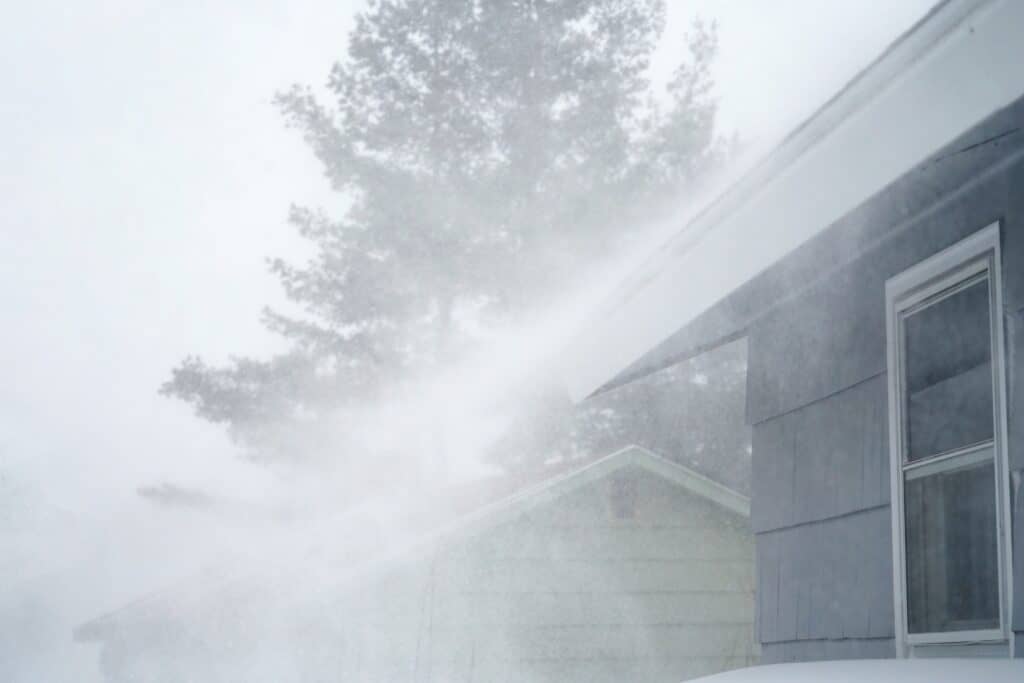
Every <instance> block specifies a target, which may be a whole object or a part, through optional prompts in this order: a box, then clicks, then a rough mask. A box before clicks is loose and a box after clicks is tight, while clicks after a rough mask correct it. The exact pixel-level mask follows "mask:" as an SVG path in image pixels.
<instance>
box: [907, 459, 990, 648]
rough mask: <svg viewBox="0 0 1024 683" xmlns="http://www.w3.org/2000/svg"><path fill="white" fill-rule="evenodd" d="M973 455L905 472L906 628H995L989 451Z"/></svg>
mask: <svg viewBox="0 0 1024 683" xmlns="http://www.w3.org/2000/svg"><path fill="white" fill-rule="evenodd" d="M977 455H981V456H983V457H980V458H979V457H967V458H962V459H961V458H957V459H956V460H955V462H956V463H959V464H958V465H955V466H953V467H950V468H948V469H945V471H940V472H933V473H931V474H921V473H914V472H913V471H908V472H907V473H906V479H905V481H906V483H905V493H904V505H905V506H906V570H907V620H908V624H907V626H908V629H909V632H910V633H935V632H942V631H966V630H978V629H990V628H998V627H999V589H998V585H999V582H998V564H997V563H998V550H997V545H996V529H997V526H996V501H995V496H994V495H993V491H992V484H993V481H994V472H993V464H992V451H991V449H986V450H985V451H984V452H983V453H981V454H976V456H977ZM915 475H916V476H915ZM912 477H914V478H912Z"/></svg>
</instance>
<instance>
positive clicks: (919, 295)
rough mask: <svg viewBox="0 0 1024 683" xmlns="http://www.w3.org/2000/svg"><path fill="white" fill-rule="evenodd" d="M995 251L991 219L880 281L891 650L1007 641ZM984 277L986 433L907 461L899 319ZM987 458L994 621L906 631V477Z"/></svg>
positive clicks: (995, 227)
mask: <svg viewBox="0 0 1024 683" xmlns="http://www.w3.org/2000/svg"><path fill="white" fill-rule="evenodd" d="M999 265H1000V250H999V224H998V223H993V224H991V225H989V226H988V227H986V228H984V229H982V230H979V231H978V232H977V233H975V234H974V235H971V236H970V237H967V238H966V239H964V240H962V241H961V242H959V243H957V244H955V245H953V246H952V247H950V248H948V249H946V250H944V251H942V252H939V253H938V254H936V255H934V256H932V257H931V258H928V259H926V260H925V261H922V262H920V263H918V264H916V265H915V266H912V267H911V268H909V269H907V270H906V271H904V272H902V273H900V274H898V275H896V276H894V277H892V278H890V279H889V280H888V281H887V282H886V309H887V312H886V328H887V356H888V364H887V365H888V377H889V380H888V385H889V418H890V419H889V424H890V427H889V445H890V474H891V476H890V486H891V493H892V495H891V502H892V546H893V592H894V600H895V619H896V647H897V654H898V656H906V655H907V648H908V646H914V645H934V644H943V643H947V644H956V643H972V642H977V643H981V642H1004V643H1005V642H1009V643H1010V650H1011V651H1012V649H1013V640H1012V639H1011V638H1010V636H1009V632H1008V629H1009V624H1008V621H1009V604H1010V603H1011V601H1012V594H1013V576H1012V571H1011V569H1010V568H1009V566H1008V563H1009V551H1008V548H1010V547H1011V545H1010V542H1011V540H1010V538H1009V533H1010V531H1009V529H1010V522H1009V514H1010V512H1009V505H1008V501H1009V495H1010V491H1009V476H1008V463H1007V461H1006V460H1007V455H1006V448H1005V444H1006V439H1007V431H1006V413H1005V410H1006V408H1005V406H1006V385H1005V377H1004V373H1005V370H1004V367H1005V355H1004V353H1003V343H1004V342H1003V321H1002V314H1001V311H1002V303H1001V297H1002V284H1001V273H1000V271H999ZM985 278H987V279H988V282H989V284H988V290H989V301H988V304H989V325H990V343H991V372H992V392H993V421H994V423H995V424H994V429H993V437H992V438H991V439H987V440H985V441H982V442H978V443H974V444H967V445H964V446H961V447H958V448H956V449H953V450H950V451H947V452H943V453H936V454H933V455H929V456H927V457H923V458H919V459H918V460H916V461H907V460H906V456H907V453H906V444H907V441H906V419H907V416H906V415H905V413H906V405H905V404H904V388H903V385H904V381H905V380H904V359H905V357H906V355H905V353H906V349H905V335H904V330H903V324H902V320H903V318H904V317H905V316H906V315H912V314H913V313H914V312H915V311H917V310H921V309H923V308H925V307H927V306H929V305H931V304H933V303H936V302H938V301H941V300H942V299H943V298H945V297H947V296H952V295H953V294H955V293H956V292H959V291H961V290H962V289H963V288H965V287H969V286H972V285H974V284H977V282H978V281H980V280H981V279H985ZM989 458H991V460H992V462H993V471H994V473H995V481H994V482H993V495H994V496H995V504H996V527H997V528H996V530H995V532H996V544H997V556H996V557H997V560H996V561H997V570H998V582H999V586H998V589H999V627H998V628H993V629H980V630H970V631H967V630H965V631H942V632H936V633H913V634H912V633H909V632H908V599H907V598H908V593H907V581H908V577H907V575H906V570H907V557H906V549H907V546H906V535H905V529H906V507H905V503H904V488H905V485H906V482H907V481H913V480H914V479H917V478H919V477H924V476H928V475H930V474H938V473H941V472H943V471H947V470H950V469H954V468H957V467H962V466H964V465H965V464H968V463H969V462H971V461H974V462H983V461H986V460H988V459H989Z"/></svg>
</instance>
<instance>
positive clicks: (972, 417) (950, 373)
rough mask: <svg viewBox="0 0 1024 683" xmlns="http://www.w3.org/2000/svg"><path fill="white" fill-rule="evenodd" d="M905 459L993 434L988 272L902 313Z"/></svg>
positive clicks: (910, 459)
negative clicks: (961, 287) (945, 295)
mask: <svg viewBox="0 0 1024 683" xmlns="http://www.w3.org/2000/svg"><path fill="white" fill-rule="evenodd" d="M903 325H904V334H905V345H906V346H905V354H906V357H905V361H904V362H905V366H904V367H905V372H906V377H905V380H906V384H905V386H906V397H905V401H906V403H905V406H906V411H907V425H906V430H907V431H906V434H907V460H908V461H911V462H913V461H915V460H919V459H921V458H926V457H928V456H932V455H936V454H939V453H943V452H946V451H950V450H954V449H957V448H962V447H964V446H968V445H971V444H975V443H980V442H983V441H987V440H989V439H991V438H992V429H993V426H992V425H993V420H992V357H991V348H992V346H991V335H990V331H989V330H990V327H991V324H990V321H989V292H988V278H987V277H983V278H981V279H980V280H978V281H977V282H975V283H974V284H971V285H969V286H967V287H964V288H963V289H961V290H960V291H958V292H956V293H955V294H952V295H950V296H947V297H946V298H943V299H941V300H940V301H938V302H937V303H934V304H932V305H930V306H928V307H927V308H924V309H922V310H920V311H917V312H915V313H912V314H910V315H908V316H906V317H905V318H904V320H903Z"/></svg>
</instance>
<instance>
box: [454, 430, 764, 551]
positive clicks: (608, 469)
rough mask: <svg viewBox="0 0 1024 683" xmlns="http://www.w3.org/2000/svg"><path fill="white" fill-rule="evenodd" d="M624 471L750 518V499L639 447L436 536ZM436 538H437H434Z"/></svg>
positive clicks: (481, 524) (485, 524)
mask: <svg viewBox="0 0 1024 683" xmlns="http://www.w3.org/2000/svg"><path fill="white" fill-rule="evenodd" d="M626 467H637V468H639V469H641V470H644V471H646V472H650V473H651V474H654V475H656V476H658V477H661V478H662V479H665V480H666V481H668V482H670V483H672V484H675V485H676V486H679V487H680V488H682V489H685V490H686V491H688V492H690V493H692V494H694V495H697V496H700V497H701V498H706V499H707V500H710V501H711V502H713V503H716V504H717V505H719V506H721V507H723V508H725V509H726V510H729V511H730V512H733V513H734V514H737V515H740V516H742V517H749V516H750V499H749V498H747V497H746V496H744V495H741V494H739V493H737V492H736V491H733V490H732V489H730V488H727V487H725V486H723V485H722V484H719V483H718V482H716V481H713V480H711V479H708V478H707V477H705V476H704V475H702V474H698V473H697V472H694V471H693V470H691V469H690V468H688V467H684V466H683V465H680V464H678V463H675V462H672V461H671V460H667V459H665V458H663V457H661V456H660V455H656V454H654V453H652V452H651V451H649V450H647V449H646V448H642V447H641V446H636V445H632V446H626V447H625V448H622V449H620V450H617V451H615V452H614V453H612V454H611V455H606V456H605V457H603V458H601V459H600V460H597V461H595V462H592V463H590V464H589V465H586V466H584V467H581V468H580V469H578V470H575V471H573V472H569V473H568V474H564V475H561V476H558V477H554V478H552V479H550V480H548V481H545V482H543V483H542V484H539V485H537V486H534V487H531V488H527V489H526V490H524V491H522V492H520V493H517V494H515V495H513V496H510V497H509V498H506V499H505V500H502V501H499V502H497V503H493V504H491V505H488V506H486V507H484V508H481V509H480V510H478V511H476V512H474V513H472V514H470V515H468V516H466V517H463V518H462V519H460V520H458V521H457V522H456V523H455V524H453V525H452V526H450V527H447V528H445V529H442V530H441V531H440V532H438V536H448V535H455V534H457V535H459V536H460V537H461V536H462V535H464V534H470V535H472V534H475V533H479V532H481V531H483V530H484V529H488V528H491V527H493V526H496V525H498V524H501V523H502V522H505V521H508V520H510V519H512V518H514V517H516V516H517V515H520V514H523V513H524V512H529V511H530V510H532V509H534V508H537V507H540V506H542V505H545V504H547V503H549V502H551V501H553V500H555V499H557V498H561V497H562V496H564V495H566V494H568V493H571V492H572V491H575V490H577V489H579V488H581V487H583V486H586V485H587V484H590V483H592V482H595V481H598V480H600V479H603V478H605V477H606V476H608V475H609V474H612V473H613V472H616V471H618V470H621V469H623V468H626ZM435 538H436V537H435Z"/></svg>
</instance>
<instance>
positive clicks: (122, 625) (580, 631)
mask: <svg viewBox="0 0 1024 683" xmlns="http://www.w3.org/2000/svg"><path fill="white" fill-rule="evenodd" d="M753 552H754V549H753V537H752V535H751V533H750V528H749V500H748V499H747V498H746V497H744V496H742V495H740V494H737V493H735V492H734V491H733V490H731V489H729V488H726V487H724V486H722V485H721V484H718V483H716V482H714V481H712V480H710V479H708V478H706V477H704V476H702V475H700V474H697V473H696V472H694V471H692V470H690V469H688V468H686V467H683V466H681V465H678V464H676V463H674V462H670V461H668V460H666V459H663V458H661V457H659V456H657V455H655V454H653V453H651V452H650V451H647V450H645V449H643V448H639V447H635V446H634V447H629V448H625V449H623V450H621V451H618V452H616V453H613V454H612V455H609V456H607V457H604V458H602V459H600V460H597V461H593V462H591V463H589V464H587V465H585V466H583V467H577V468H576V469H574V470H571V471H569V472H566V473H564V474H562V475H560V476H557V477H554V478H552V479H549V480H547V481H544V482H541V483H539V484H537V485H535V486H533V487H530V488H527V489H525V490H522V491H520V492H519V493H517V494H515V495H513V496H510V497H508V498H505V499H504V500H500V501H498V502H495V503H492V504H491V505H488V506H485V507H483V508H481V509H479V510H477V511H476V512H474V513H472V514H470V515H467V516H464V517H462V518H460V519H458V520H456V521H455V522H453V523H452V524H450V525H448V526H447V527H445V528H443V529H441V530H440V531H436V532H435V533H433V534H431V535H429V536H428V537H426V538H423V539H421V540H419V541H417V542H416V544H415V545H413V546H411V547H407V548H404V549H402V550H401V551H399V552H396V553H392V554H391V555H390V556H388V557H385V558H382V559H379V560H377V561H374V562H372V563H370V564H368V565H365V564H364V565H360V566H358V567H356V568H354V569H353V570H352V571H349V572H348V573H347V574H346V575H344V576H336V577H332V579H331V580H330V581H328V582H326V583H324V584H319V585H318V586H317V587H316V588H313V587H310V586H309V585H302V582H301V581H298V580H296V576H294V575H292V574H288V575H286V576H284V577H283V578H284V579H285V580H284V581H283V582H281V583H274V582H271V581H268V580H266V579H261V580H260V581H258V582H252V581H238V580H221V581H219V582H216V581H215V582H213V584H212V585H203V584H202V583H201V582H197V581H191V582H186V584H184V585H183V586H181V587H179V588H178V589H176V590H173V591H169V592H165V593H162V594H159V595H157V596H155V597H153V598H150V599H147V600H143V601H140V602H138V603H135V604H133V605H130V606H128V607H127V608H124V609H122V610H120V611H118V612H115V613H113V614H111V615H108V616H106V617H102V618H99V619H96V620H93V621H91V622H89V623H87V624H85V625H83V626H82V627H80V628H79V629H78V631H77V633H76V636H77V638H78V639H79V640H83V641H88V642H99V643H101V644H102V650H103V652H102V656H101V659H102V662H103V667H104V671H105V673H106V674H107V676H108V677H109V678H110V679H111V680H131V681H177V680H230V681H235V680H246V681H261V680H267V681H280V680H317V681H319V680H365V681H391V680H394V681H413V680H415V681H496V680H502V681H520V680H521V681H531V682H535V681H548V680H550V681H555V680H557V681H620V680H646V681H679V680H684V679H686V678H692V677H694V676H698V675H702V674H707V673H713V672H717V671H722V670H726V669H730V668H737V667H742V666H746V665H749V664H751V663H753V662H754V661H756V659H757V656H758V648H757V645H756V643H755V641H754V628H753V619H754V597H753V592H752V591H753V580H754V568H753ZM279 586H280V588H278V587H279Z"/></svg>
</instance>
